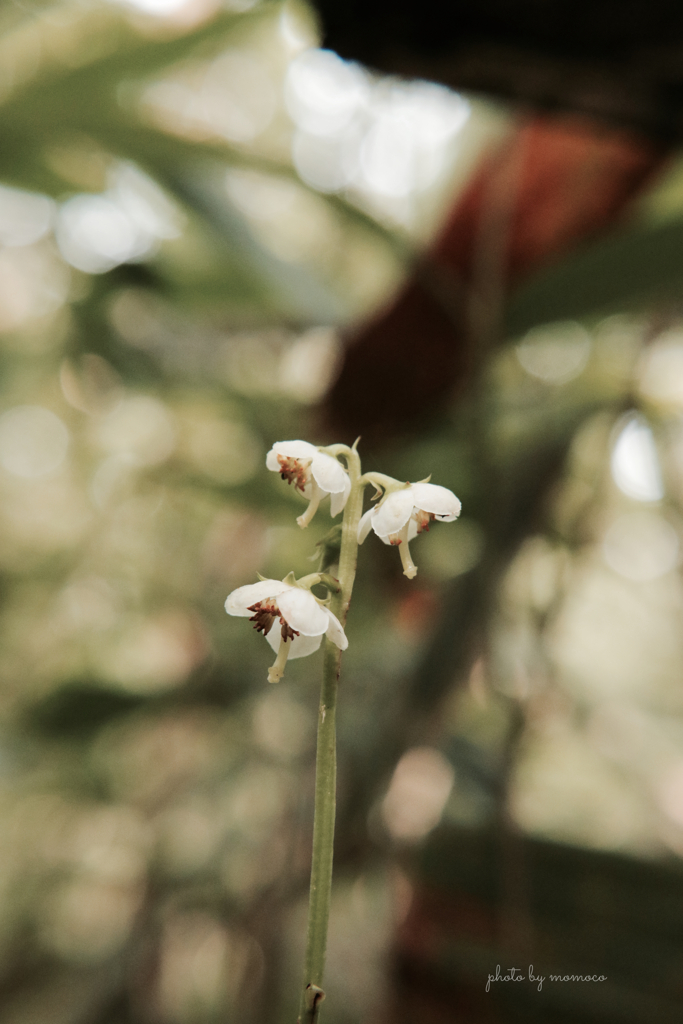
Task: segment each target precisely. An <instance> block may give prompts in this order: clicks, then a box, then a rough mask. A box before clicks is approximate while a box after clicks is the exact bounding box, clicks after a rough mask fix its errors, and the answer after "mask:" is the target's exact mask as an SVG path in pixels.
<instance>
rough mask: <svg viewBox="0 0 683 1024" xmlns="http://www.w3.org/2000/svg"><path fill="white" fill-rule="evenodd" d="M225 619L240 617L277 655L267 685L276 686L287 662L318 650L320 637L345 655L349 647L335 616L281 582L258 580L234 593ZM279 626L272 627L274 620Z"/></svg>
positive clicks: (312, 598)
mask: <svg viewBox="0 0 683 1024" xmlns="http://www.w3.org/2000/svg"><path fill="white" fill-rule="evenodd" d="M225 610H226V612H227V613H228V615H242V616H245V617H247V618H249V621H250V622H253V623H254V629H256V630H258V632H259V633H263V635H264V636H265V638H266V640H267V641H268V643H269V644H270V646H271V647H272V648H273V650H274V651H276V652H277V659H276V661H275V664H274V665H273V667H272V668H271V669H270V671H269V673H268V681H269V682H271V683H277V682H278V681H279V680H280V679H281V678H282V674H283V672H284V669H285V664H286V662H287V659H288V658H304V657H306V655H307V654H313V652H314V651H317V650H318V648H319V647H320V644H321V641H322V638H323V633H325V634H327V637H328V638H329V639H330V640H331V641H332V642H333V643H335V644H336V645H337V647H339V649H340V650H342V651H345V650H346V648H347V647H348V646H349V642H348V640H347V639H346V634H345V633H344V630H343V628H342V624H341V622H340V621H339V619H338V618H337V616H336V615H333V613H332V612H331V611H330V610H329V608H326V607H325V605H324V604H322V603H321V602H320V601H319V600H318V598H317V597H316V596H315V595H314V594H312V593H311V592H310V590H305V589H304V588H303V587H297V586H295V585H292V584H291V583H285V582H284V581H283V580H260V581H259V582H258V583H251V584H249V585H248V586H246V587H238V588H237V590H233V592H232V593H231V594H229V595H228V598H227V600H226V602H225ZM276 619H277V620H279V625H278V626H276V625H275V620H276Z"/></svg>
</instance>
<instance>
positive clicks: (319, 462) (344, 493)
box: [266, 441, 351, 527]
mask: <svg viewBox="0 0 683 1024" xmlns="http://www.w3.org/2000/svg"><path fill="white" fill-rule="evenodd" d="M266 466H267V467H268V469H270V470H272V471H273V472H274V473H279V474H280V476H281V477H282V479H283V480H286V481H287V483H290V484H294V486H295V487H296V489H297V490H298V491H301V493H302V494H303V495H304V497H305V498H308V499H309V505H308V508H307V509H306V511H305V512H304V513H303V515H300V516H299V518H298V519H297V523H298V524H299V526H301V527H305V526H308V524H309V523H310V521H311V519H312V518H313V516H314V515H315V513H316V512H317V510H318V505H319V504H320V502H321V501H322V500H323V498H326V497H327V495H328V494H329V496H330V512H331V514H332V516H336V515H338V514H339V513H340V512H341V510H342V509H343V508H344V506H345V505H346V501H347V498H348V496H349V492H350V491H351V481H350V480H349V474H348V473H347V471H346V470H345V469H344V467H343V466H342V464H341V463H340V462H338V460H337V459H335V457H334V456H333V455H329V454H328V453H327V452H325V451H324V449H320V448H316V446H315V445H314V444H310V443H309V442H308V441H277V442H276V443H275V444H274V445H273V447H272V448H271V450H270V451H269V452H268V455H267V456H266Z"/></svg>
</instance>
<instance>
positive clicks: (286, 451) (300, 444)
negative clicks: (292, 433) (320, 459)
mask: <svg viewBox="0 0 683 1024" xmlns="http://www.w3.org/2000/svg"><path fill="white" fill-rule="evenodd" d="M317 454H318V449H317V448H316V446H315V445H314V444H311V443H310V442H309V441H276V442H275V444H274V445H273V447H272V448H271V449H270V451H269V452H268V454H267V455H266V466H268V469H279V468H280V464H279V463H278V461H277V457H278V455H283V456H284V457H285V458H286V459H312V458H313V456H314V455H317ZM269 459H270V465H269V464H268V460H269Z"/></svg>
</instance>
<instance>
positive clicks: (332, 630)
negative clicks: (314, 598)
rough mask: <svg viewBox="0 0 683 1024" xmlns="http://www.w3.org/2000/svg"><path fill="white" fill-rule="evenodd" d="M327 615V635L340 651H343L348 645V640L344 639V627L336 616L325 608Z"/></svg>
mask: <svg viewBox="0 0 683 1024" xmlns="http://www.w3.org/2000/svg"><path fill="white" fill-rule="evenodd" d="M325 611H326V612H327V617H328V619H329V625H328V627H327V637H328V640H331V641H332V643H333V644H336V645H337V647H338V648H339V650H340V651H345V650H346V648H347V647H348V646H349V641H348V640H347V639H346V633H345V632H344V627H343V626H342V624H341V622H340V621H339V619H338V618H337V616H336V615H335V614H334V613H333V612H331V611H330V610H329V608H326V609H325Z"/></svg>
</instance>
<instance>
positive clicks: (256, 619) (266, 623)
mask: <svg viewBox="0 0 683 1024" xmlns="http://www.w3.org/2000/svg"><path fill="white" fill-rule="evenodd" d="M248 610H249V611H250V612H253V613H254V614H253V615H252V616H250V618H249V621H250V622H253V623H254V629H255V630H256V632H257V633H263V635H264V636H266V634H267V633H270V630H271V627H272V625H273V623H274V621H275V619H279V620H280V634H281V636H282V639H283V640H285V641H286V640H293V639H294V637H295V636H299V632H298V630H296V629H292V627H291V626H290V624H289V623H288V622H287V621H286V619H285V618H284V616H283V615H282V613H281V611H280V609H279V608H278V606H277V605H276V603H275V601H273V600H269V601H257V603H256V604H250V605H249V609H248Z"/></svg>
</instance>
